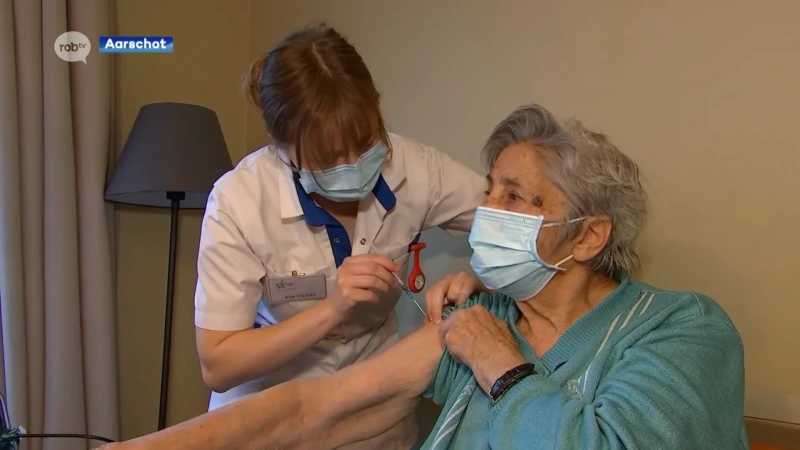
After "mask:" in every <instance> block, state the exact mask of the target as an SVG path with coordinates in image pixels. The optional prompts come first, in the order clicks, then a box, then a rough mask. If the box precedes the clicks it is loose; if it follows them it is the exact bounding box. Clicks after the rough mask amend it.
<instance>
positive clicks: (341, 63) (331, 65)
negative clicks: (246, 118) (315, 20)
mask: <svg viewBox="0 0 800 450" xmlns="http://www.w3.org/2000/svg"><path fill="white" fill-rule="evenodd" d="M245 85H246V86H245V87H246V90H247V93H248V96H249V97H250V100H251V101H252V102H253V103H255V104H256V105H257V106H258V107H259V108H261V112H262V115H263V117H264V122H266V126H267V132H268V133H269V134H270V136H271V137H272V139H273V141H274V142H275V143H276V144H278V145H284V146H292V147H294V148H295V151H296V158H297V161H295V162H296V164H297V165H298V166H300V165H301V161H302V166H303V167H304V168H312V169H322V168H327V167H330V166H331V165H332V164H333V161H335V160H336V159H337V158H339V157H341V156H344V155H347V154H349V153H350V152H352V151H353V150H355V151H356V152H359V153H363V152H364V151H366V150H368V149H369V148H370V147H372V145H374V144H375V142H376V141H378V140H382V141H384V142H385V143H386V145H387V146H389V148H390V149H391V144H390V142H389V136H388V134H387V132H386V127H385V125H384V121H383V116H382V115H381V110H380V93H379V92H378V90H377V88H376V87H375V84H374V83H373V81H372V75H371V74H370V73H369V70H368V69H367V66H366V64H364V61H363V60H362V59H361V55H359V54H358V52H357V51H356V49H355V47H353V45H352V44H350V42H348V41H347V39H346V38H345V37H343V36H342V35H341V34H339V33H338V32H337V31H336V30H334V29H333V28H331V27H329V26H327V25H326V24H324V23H322V24H319V25H315V26H311V27H307V28H304V29H301V30H299V31H296V32H294V33H292V34H290V35H288V36H286V37H285V38H284V39H283V40H282V41H281V42H280V43H279V44H278V45H277V46H276V47H275V48H273V49H272V50H270V51H269V53H267V54H266V55H264V56H262V57H261V58H259V59H257V60H256V61H255V62H253V64H252V66H251V68H250V72H249V74H248V75H247V77H246V82H245Z"/></svg>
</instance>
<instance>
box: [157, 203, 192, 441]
mask: <svg viewBox="0 0 800 450" xmlns="http://www.w3.org/2000/svg"><path fill="white" fill-rule="evenodd" d="M185 198H186V194H185V193H183V192H167V199H169V200H170V201H171V208H170V211H171V216H170V226H169V265H168V266H167V301H166V311H165V312H164V347H163V350H162V354H161V397H160V399H159V404H158V429H159V431H160V430H163V429H164V428H166V426H167V394H168V391H169V363H170V350H171V349H172V300H173V298H174V296H175V259H176V257H177V254H178V212H179V211H180V206H181V200H183V199H185Z"/></svg>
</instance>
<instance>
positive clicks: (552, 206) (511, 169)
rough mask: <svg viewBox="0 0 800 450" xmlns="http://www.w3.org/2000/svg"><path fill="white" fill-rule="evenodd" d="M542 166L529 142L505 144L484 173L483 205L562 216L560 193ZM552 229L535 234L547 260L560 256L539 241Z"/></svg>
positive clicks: (549, 235)
mask: <svg viewBox="0 0 800 450" xmlns="http://www.w3.org/2000/svg"><path fill="white" fill-rule="evenodd" d="M543 168H544V160H543V159H542V157H541V156H539V153H538V152H537V151H535V150H534V149H533V148H532V147H531V146H530V145H529V144H514V145H511V146H509V147H506V149H505V150H503V151H502V153H500V156H499V157H498V158H497V161H495V164H494V167H492V171H491V173H490V174H489V175H488V176H487V179H488V183H489V187H488V190H487V197H486V200H485V201H484V203H483V206H486V207H489V208H495V209H502V210H506V211H514V212H517V213H522V214H529V215H532V216H544V219H545V222H548V221H559V220H564V219H565V217H564V216H565V214H566V201H565V198H564V195H563V194H562V193H561V191H559V190H558V189H557V188H556V187H555V186H554V185H553V184H552V183H551V182H550V181H549V180H548V179H547V177H545V176H544V173H543ZM555 232H556V231H555V230H554V228H549V227H548V228H542V231H541V232H540V234H539V239H538V247H539V249H540V250H539V255H540V256H541V257H542V258H543V259H545V260H546V261H548V262H554V261H553V259H556V260H558V259H561V258H560V257H559V255H560V254H561V253H563V251H561V252H559V251H558V249H553V248H551V246H550V245H542V244H546V243H547V242H551V239H552V238H553V233H555ZM556 253H558V254H556Z"/></svg>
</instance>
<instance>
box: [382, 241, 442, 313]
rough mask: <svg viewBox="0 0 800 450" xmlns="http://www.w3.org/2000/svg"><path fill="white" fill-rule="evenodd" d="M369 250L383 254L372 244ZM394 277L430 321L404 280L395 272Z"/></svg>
mask: <svg viewBox="0 0 800 450" xmlns="http://www.w3.org/2000/svg"><path fill="white" fill-rule="evenodd" d="M369 248H371V249H372V251H374V252H375V253H377V254H379V255H381V254H382V253H381V252H379V251H378V249H376V248H375V246H374V245H372V244H369ZM392 276H394V279H395V280H397V282H398V283H400V287H401V288H402V289H403V292H405V294H406V295H407V296H408V298H410V299H411V301H412V302H414V304H415V305H417V308H419V310H420V311H421V312H422V315H424V316H425V318H426V319H429V318H428V314H427V313H426V312H425V309H424V308H422V306H420V304H419V303H418V302H417V299H416V298H415V297H414V294H413V293H412V292H411V289H409V288H408V286H406V284H405V283H403V280H401V279H400V276H399V275H397V273H395V272H392Z"/></svg>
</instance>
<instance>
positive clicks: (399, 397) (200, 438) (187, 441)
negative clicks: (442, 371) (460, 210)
mask: <svg viewBox="0 0 800 450" xmlns="http://www.w3.org/2000/svg"><path fill="white" fill-rule="evenodd" d="M442 352H443V347H442V344H441V341H440V339H439V335H438V327H436V326H435V325H426V326H424V327H423V328H421V329H420V330H418V331H417V332H415V333H414V334H412V335H410V336H409V337H407V338H405V339H403V340H402V341H400V342H399V343H397V344H396V345H394V346H393V347H391V348H390V349H388V350H386V351H385V352H384V353H381V354H379V355H376V356H375V357H373V358H370V359H368V360H366V361H364V362H361V363H359V364H355V365H353V366H350V367H347V368H346V369H343V370H341V371H339V372H336V373H334V374H332V375H330V376H327V377H322V378H316V379H310V380H296V381H291V382H288V383H284V384H281V385H278V386H275V387H273V388H271V389H268V390H265V391H263V392H260V393H257V394H253V395H251V396H249V397H246V398H244V399H242V400H240V401H238V402H235V403H232V404H230V405H228V406H225V407H223V408H220V409H218V410H215V411H212V412H210V413H208V414H204V415H202V416H200V417H197V418H195V419H192V420H190V421H187V422H184V423H182V424H179V425H176V426H174V427H170V428H167V429H165V430H162V431H159V432H157V433H153V434H150V435H147V436H143V437H141V438H138V439H135V440H132V441H128V442H123V443H118V444H110V445H108V446H105V447H103V449H104V450H145V449H146V450H167V449H169V450H201V449H202V450H223V449H224V450H228V449H244V450H250V449H253V450H255V449H259V450H261V449H278V448H281V449H287V448H290V449H332V448H337V447H339V446H342V445H344V444H347V443H351V442H357V441H360V440H363V439H367V438H370V437H373V436H376V435H378V434H380V433H382V432H383V431H385V430H387V429H389V428H390V427H391V426H393V425H394V424H395V423H397V422H398V421H400V420H401V419H402V418H404V417H405V416H407V415H408V413H409V412H410V411H411V410H412V409H413V408H414V407H415V406H416V404H417V401H418V400H419V397H420V395H421V394H422V392H424V390H425V388H426V387H427V386H428V384H429V383H430V380H431V378H432V377H433V373H434V371H435V369H436V365H437V364H438V362H439V358H441V355H442Z"/></svg>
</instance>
